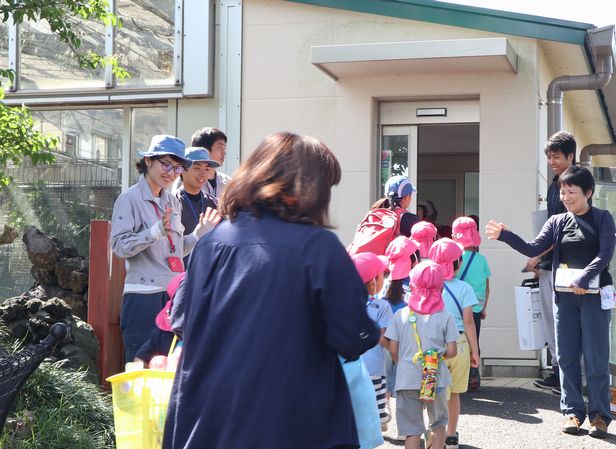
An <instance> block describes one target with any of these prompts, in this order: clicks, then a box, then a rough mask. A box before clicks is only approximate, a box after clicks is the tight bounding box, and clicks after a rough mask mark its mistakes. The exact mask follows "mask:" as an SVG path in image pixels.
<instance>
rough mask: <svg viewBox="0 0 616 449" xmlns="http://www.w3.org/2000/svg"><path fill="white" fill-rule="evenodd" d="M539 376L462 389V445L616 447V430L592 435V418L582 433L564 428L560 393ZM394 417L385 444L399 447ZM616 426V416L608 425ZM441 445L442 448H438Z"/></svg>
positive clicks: (473, 448) (474, 448)
mask: <svg viewBox="0 0 616 449" xmlns="http://www.w3.org/2000/svg"><path fill="white" fill-rule="evenodd" d="M533 380H534V379H516V378H495V379H490V378H482V379H481V388H480V389H479V390H478V391H475V392H469V393H466V394H463V395H462V413H461V415H460V424H459V426H458V431H459V432H460V449H508V448H515V449H526V448H533V449H569V448H571V449H603V448H606V449H607V448H610V449H616V435H613V434H610V435H609V436H608V438H606V439H605V440H598V439H595V438H591V437H589V436H588V426H589V423H588V420H586V422H584V423H583V424H582V433H581V434H580V435H578V436H574V435H566V434H563V433H561V431H560V427H561V424H562V421H563V418H562V416H561V414H560V409H559V397H558V396H556V395H555V394H553V393H552V392H551V391H550V390H541V389H539V388H536V387H535V386H533ZM391 407H392V412H393V413H394V418H393V420H392V422H391V423H390V424H389V429H388V430H387V432H385V433H384V436H385V444H384V445H382V446H380V448H383V449H399V448H401V447H404V442H402V441H397V440H396V436H397V428H396V420H395V400H392V402H391ZM608 431H612V432H616V422H615V423H614V424H612V425H611V426H610V428H608ZM435 449H439V448H435Z"/></svg>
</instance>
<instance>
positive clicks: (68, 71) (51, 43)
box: [18, 21, 105, 90]
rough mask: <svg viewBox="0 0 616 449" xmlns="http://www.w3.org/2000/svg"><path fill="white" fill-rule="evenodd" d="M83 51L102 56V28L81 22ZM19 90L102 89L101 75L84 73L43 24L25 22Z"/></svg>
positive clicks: (103, 43) (22, 36) (100, 25)
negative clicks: (90, 51)
mask: <svg viewBox="0 0 616 449" xmlns="http://www.w3.org/2000/svg"><path fill="white" fill-rule="evenodd" d="M80 25H81V26H82V27H83V28H82V29H83V30H84V32H83V35H82V36H81V39H82V45H81V50H82V51H84V52H85V51H88V50H92V51H94V52H96V53H99V54H104V53H105V28H104V26H103V25H102V24H97V23H94V22H84V21H81V24H80ZM19 36H20V42H21V45H20V50H21V54H20V65H19V68H18V73H19V86H18V87H19V88H20V89H24V90H35V89H67V88H71V89H75V88H83V87H104V73H103V72H104V71H103V70H102V69H98V70H96V71H93V70H88V69H83V68H81V67H79V64H78V62H77V59H76V58H75V57H74V56H73V55H72V54H71V52H70V50H69V48H68V46H67V45H66V44H64V43H63V42H61V41H60V40H59V39H58V37H57V36H56V35H55V34H53V33H52V32H51V29H50V28H49V25H48V24H47V23H46V22H25V23H23V24H22V25H21V26H20V33H19Z"/></svg>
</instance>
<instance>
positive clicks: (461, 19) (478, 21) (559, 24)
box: [287, 0, 594, 45]
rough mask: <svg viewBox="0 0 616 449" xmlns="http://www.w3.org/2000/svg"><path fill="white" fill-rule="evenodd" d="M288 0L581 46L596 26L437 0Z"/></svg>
mask: <svg viewBox="0 0 616 449" xmlns="http://www.w3.org/2000/svg"><path fill="white" fill-rule="evenodd" d="M287 1H290V2H294V3H304V4H309V5H314V6H323V7H328V8H336V9H344V10H348V11H356V12H363V13H368V14H377V15H381V16H389V17H397V18H401V19H410V20H420V21H423V22H430V23H437V24H441V25H449V26H456V27H462V28H471V29H475V30H483V31H490V32H495V33H504V34H510V35H514V36H524V37H529V38H536V39H545V40H551V41H557V42H565V43H569V44H577V45H583V44H584V39H585V37H586V32H587V31H588V30H589V29H591V28H594V25H591V24H588V23H580V22H572V21H567V20H560V19H553V18H549V17H540V16H532V15H528V14H519V13H514V12H507V11H498V10H494V9H487V8H478V7H475V6H466V5H456V4H452V3H445V2H439V1H435V0H287Z"/></svg>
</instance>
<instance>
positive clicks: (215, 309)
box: [163, 211, 380, 449]
mask: <svg viewBox="0 0 616 449" xmlns="http://www.w3.org/2000/svg"><path fill="white" fill-rule="evenodd" d="M183 296H184V306H185V321H184V332H183V337H184V338H183V352H182V356H181V360H180V365H179V367H178V372H177V374H176V377H175V384H174V387H173V391H172V394H171V398H170V403H169V413H168V416H167V423H166V426H165V437H164V443H163V448H164V449H172V448H173V449H176V448H182V449H202V448H204V447H207V448H208V449H229V448H267V449H289V448H293V449H329V448H332V447H338V446H340V447H341V448H349V449H350V448H357V447H359V443H358V438H357V431H356V427H355V420H354V417H353V411H352V408H351V402H350V397H349V392H348V387H347V384H346V380H345V377H344V373H343V370H342V367H341V365H340V362H339V360H338V354H340V355H341V356H342V357H344V358H345V359H355V358H357V357H358V356H359V355H360V354H362V353H363V352H365V351H367V350H368V349H369V348H371V347H373V346H375V345H376V344H377V343H378V340H379V336H380V331H379V329H378V328H376V326H375V324H374V323H373V321H372V320H371V319H370V318H369V317H368V315H367V313H366V307H365V305H366V297H367V291H366V288H365V286H364V284H363V283H362V281H361V279H360V278H359V275H358V274H357V271H356V270H355V266H354V265H353V263H352V261H351V259H350V257H349V256H348V254H347V253H346V251H345V249H344V247H343V246H342V244H341V243H340V241H339V240H338V238H337V237H336V236H335V235H334V234H333V233H332V232H330V231H327V230H325V229H322V228H318V227H315V226H312V225H308V224H302V223H290V222H287V221H284V220H282V219H281V218H279V217H278V216H276V215H274V214H272V213H270V212H265V211H261V212H260V216H259V217H256V216H254V215H252V214H250V213H248V212H242V213H240V214H239V215H238V216H237V217H236V219H235V221H234V222H230V221H228V220H224V221H223V222H221V223H220V224H219V225H218V226H217V227H216V228H215V229H214V230H213V231H211V232H209V233H208V234H206V235H205V236H204V237H203V238H201V239H200V240H199V242H198V243H197V246H196V248H195V250H194V251H193V254H192V256H191V260H190V264H189V266H188V272H187V276H186V281H185V285H184V294H183Z"/></svg>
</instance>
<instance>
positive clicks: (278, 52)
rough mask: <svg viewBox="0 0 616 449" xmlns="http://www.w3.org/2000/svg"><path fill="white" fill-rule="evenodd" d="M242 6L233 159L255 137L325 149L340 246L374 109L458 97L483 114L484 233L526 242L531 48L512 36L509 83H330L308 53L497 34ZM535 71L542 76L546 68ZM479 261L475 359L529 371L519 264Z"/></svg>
mask: <svg viewBox="0 0 616 449" xmlns="http://www.w3.org/2000/svg"><path fill="white" fill-rule="evenodd" d="M244 7H245V10H244V46H243V54H244V58H243V79H242V84H243V92H242V96H243V101H242V158H243V159H245V158H246V157H247V155H248V154H249V153H250V152H251V151H252V150H253V149H254V148H255V146H256V145H257V143H258V142H259V141H260V140H261V139H262V138H263V136H264V135H266V134H269V133H272V132H276V131H279V130H290V131H295V132H298V133H302V134H311V135H314V136H317V137H319V138H321V139H323V140H324V141H325V142H326V143H327V144H328V145H329V146H330V147H331V148H332V149H333V150H334V152H335V153H336V155H337V157H338V159H339V161H340V163H341V165H342V169H343V179H342V182H341V184H340V186H338V187H336V188H335V190H334V196H333V200H332V206H331V216H332V218H333V221H334V223H335V224H336V226H337V229H336V232H337V233H338V235H339V237H340V238H341V240H342V241H343V243H345V244H346V243H348V242H349V241H350V240H351V239H352V235H353V231H354V228H355V226H356V224H357V223H358V221H359V220H360V218H361V217H362V216H363V214H364V213H365V212H366V210H367V209H368V207H369V205H370V204H371V201H373V200H374V199H375V198H374V197H373V192H374V190H375V189H374V187H373V186H374V183H375V177H376V168H375V160H376V153H375V151H376V148H378V142H377V139H378V136H377V134H376V133H377V124H378V117H377V113H376V111H377V108H376V106H377V104H378V100H379V99H387V100H391V99H403V98H404V99H406V98H408V99H429V98H436V97H438V98H451V99H455V98H459V97H462V96H463V97H469V96H470V97H475V98H478V99H479V105H480V117H481V124H480V161H479V165H480V210H481V217H480V218H481V221H482V226H483V225H485V223H486V221H487V220H488V219H491V218H496V219H498V220H500V221H502V222H504V223H507V224H508V225H509V226H510V228H511V229H513V230H515V231H516V232H518V233H520V234H521V235H522V236H524V237H531V224H530V213H531V211H534V210H536V208H537V205H538V202H537V198H538V194H539V191H538V181H537V179H538V176H537V174H538V172H540V170H539V166H540V165H542V166H543V167H544V168H545V163H544V162H542V163H541V164H540V160H539V155H540V151H539V150H538V147H539V143H540V142H541V141H542V140H544V139H545V130H544V129H541V128H542V127H543V126H544V122H545V119H544V118H542V114H544V111H542V110H540V106H539V98H540V97H541V92H545V89H544V86H543V85H541V86H540V84H539V76H538V68H537V67H538V61H540V60H542V57H541V55H539V54H538V45H537V42H536V41H535V40H533V39H526V38H519V37H509V39H510V42H511V44H512V46H513V47H514V49H515V51H516V52H517V53H518V55H519V57H520V60H519V71H518V73H517V74H514V73H502V72H492V73H430V74H400V75H389V76H371V77H350V78H344V79H340V80H338V81H337V82H336V81H333V80H332V79H330V78H328V77H327V76H325V75H324V74H323V73H322V72H320V71H319V70H318V69H317V68H315V67H313V66H312V65H311V64H310V48H311V46H315V45H332V44H343V43H370V42H389V41H392V42H394V41H412V40H417V41H420V40H430V39H456V38H473V37H489V36H495V35H496V34H493V33H485V32H479V31H473V30H467V29H461V28H454V27H447V26H440V25H432V24H428V23H422V22H415V21H407V20H398V19H395V18H389V17H380V16H373V15H368V14H360V13H353V12H347V11H340V10H335V9H328V8H320V7H314V6H306V5H299V4H294V3H287V2H283V1H271V0H268V1H266V0H247V1H245V2H244ZM541 70H543V71H544V72H548V69H547V67H545V65H544V66H542V67H541ZM544 78H545V77H544ZM544 171H545V170H544ZM544 176H545V174H544ZM482 252H483V253H484V254H485V255H486V257H487V258H488V260H489V263H490V266H491V268H492V273H493V276H492V279H491V290H492V294H491V299H490V308H489V310H488V317H489V318H488V320H487V321H485V324H484V327H483V328H482V351H483V353H482V355H483V356H484V357H485V358H487V359H493V360H488V363H496V364H498V363H500V362H499V361H498V360H497V359H502V358H505V359H526V361H524V360H521V361H514V362H513V363H515V364H522V365H524V364H527V365H537V363H538V362H537V358H536V353H534V352H523V351H520V350H519V349H518V343H517V329H516V323H515V307H514V298H513V286H514V285H518V284H519V282H520V281H521V279H522V278H524V276H523V275H522V274H521V273H520V269H521V268H522V266H523V264H524V262H525V258H524V257H523V256H521V255H519V254H517V253H515V252H514V251H513V250H511V249H509V248H508V247H505V245H504V244H502V243H499V242H488V241H485V239H484V244H483V245H482ZM503 363H504V364H506V363H510V362H503Z"/></svg>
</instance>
